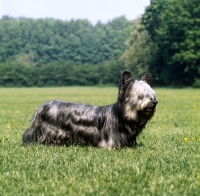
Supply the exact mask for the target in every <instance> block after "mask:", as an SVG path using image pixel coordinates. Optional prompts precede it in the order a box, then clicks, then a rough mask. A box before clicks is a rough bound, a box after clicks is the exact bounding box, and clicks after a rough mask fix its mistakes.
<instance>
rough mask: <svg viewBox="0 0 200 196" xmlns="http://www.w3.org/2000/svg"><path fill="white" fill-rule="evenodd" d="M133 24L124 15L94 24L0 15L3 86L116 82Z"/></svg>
mask: <svg viewBox="0 0 200 196" xmlns="http://www.w3.org/2000/svg"><path fill="white" fill-rule="evenodd" d="M132 24H133V21H128V20H127V19H126V18H125V17H119V18H116V19H114V20H112V21H110V22H108V23H107V24H102V23H100V22H99V23H97V24H96V25H92V24H91V23H90V22H89V21H87V20H76V21H75V20H71V21H60V20H54V19H38V20H33V19H28V18H17V19H16V18H12V17H9V16H4V17H3V18H2V19H0V75H1V78H0V85H1V86H34V85H36V86H55V85H96V84H107V83H117V82H118V79H119V75H120V72H121V71H122V70H123V69H124V68H122V66H121V65H120V66H119V63H118V59H119V57H120V56H121V55H122V53H123V51H124V49H125V47H126V46H125V44H124V42H125V40H126V39H127V38H128V37H129V35H130V32H131V28H132ZM116 78H117V79H116ZM116 80H117V81H116Z"/></svg>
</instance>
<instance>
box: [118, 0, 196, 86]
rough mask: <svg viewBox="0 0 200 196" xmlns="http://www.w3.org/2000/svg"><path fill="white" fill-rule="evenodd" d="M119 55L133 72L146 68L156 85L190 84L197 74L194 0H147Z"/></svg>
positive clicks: (142, 70) (138, 72) (143, 70)
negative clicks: (142, 12) (138, 21)
mask: <svg viewBox="0 0 200 196" xmlns="http://www.w3.org/2000/svg"><path fill="white" fill-rule="evenodd" d="M141 20H142V21H141V22H140V23H138V24H137V26H135V27H134V29H133V32H132V35H131V37H130V38H129V40H128V49H127V50H126V51H125V53H124V54H123V56H122V60H123V61H124V62H125V65H126V67H128V68H129V69H131V70H135V71H136V73H137V74H140V73H141V72H145V71H149V72H151V73H152V74H153V75H154V78H156V82H157V84H162V85H163V84H164V85H176V86H177V85H182V86H184V85H192V84H193V83H194V81H195V80H196V83H197V82H198V78H199V76H200V4H199V1H198V0H181V1H180V0H168V1H166V0H151V4H150V6H148V7H147V8H146V11H145V14H144V15H143V16H142V18H141Z"/></svg>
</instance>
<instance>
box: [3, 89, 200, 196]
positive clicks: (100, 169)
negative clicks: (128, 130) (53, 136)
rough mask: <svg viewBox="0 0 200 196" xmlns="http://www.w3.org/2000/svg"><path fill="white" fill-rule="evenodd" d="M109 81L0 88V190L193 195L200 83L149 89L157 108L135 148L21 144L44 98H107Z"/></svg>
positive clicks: (199, 146) (196, 190)
mask: <svg viewBox="0 0 200 196" xmlns="http://www.w3.org/2000/svg"><path fill="white" fill-rule="evenodd" d="M117 91H118V89H117V88H114V87H106V88H98V87H66V88H19V89H17V88H16V89H14V88H13V89H12V88H1V89H0V195H3V196H6V195H20V196H21V195H25V196H28V195H30V196H31V195H45V196H46V195H47V196H51V195H56V196H57V195H92V196H93V195H98V196H99V195H103V196H105V195H106V196H107V195H113V196H116V195H122V196H127V195H145V196H146V195H159V196H160V195H166V196H169V195H173V196H174V195H176V196H177V195H180V196H182V195H188V196H194V195H195V196H199V195H200V122H199V120H200V90H198V89H155V91H156V92H157V97H158V101H159V104H158V107H157V111H156V114H155V115H154V117H153V119H152V120H151V121H150V122H149V123H148V125H147V126H146V128H145V129H144V130H143V132H142V134H141V135H140V136H139V137H138V146H137V147H136V148H124V149H121V150H110V151H109V150H107V149H99V148H93V147H81V146H71V147H51V146H43V145H30V146H27V147H24V146H22V143H21V136H22V133H23V132H24V130H25V129H26V128H27V127H28V125H29V121H30V119H31V117H32V115H33V113H34V111H35V110H36V109H37V108H38V106H40V105H41V104H42V103H43V102H45V101H46V100H50V99H59V100H67V101H72V102H82V103H88V104H93V105H106V104H110V103H114V102H115V101H116V99H117Z"/></svg>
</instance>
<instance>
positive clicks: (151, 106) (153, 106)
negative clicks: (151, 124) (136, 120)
mask: <svg viewBox="0 0 200 196" xmlns="http://www.w3.org/2000/svg"><path fill="white" fill-rule="evenodd" d="M157 104H158V101H157V100H153V101H151V102H150V103H149V104H148V105H147V106H146V107H145V111H146V112H148V113H152V112H154V111H155V109H156V105H157Z"/></svg>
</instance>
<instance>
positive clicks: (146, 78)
mask: <svg viewBox="0 0 200 196" xmlns="http://www.w3.org/2000/svg"><path fill="white" fill-rule="evenodd" d="M142 80H144V81H145V82H146V83H147V84H149V86H152V84H153V79H152V76H151V74H150V73H145V74H144V75H143V76H142Z"/></svg>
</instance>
